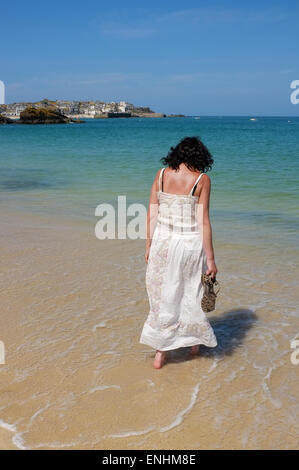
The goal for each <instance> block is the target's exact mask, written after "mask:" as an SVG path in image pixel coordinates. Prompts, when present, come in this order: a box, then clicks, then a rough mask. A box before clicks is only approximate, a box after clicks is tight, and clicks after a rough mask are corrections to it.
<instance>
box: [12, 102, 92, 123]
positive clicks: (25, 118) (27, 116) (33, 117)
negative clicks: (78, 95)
mask: <svg viewBox="0 0 299 470" xmlns="http://www.w3.org/2000/svg"><path fill="white" fill-rule="evenodd" d="M69 122H84V121H80V120H75V119H71V118H68V117H67V116H65V115H64V114H62V113H61V112H60V111H59V110H57V109H56V108H54V107H53V108H51V107H47V108H34V107H33V106H28V107H27V108H26V109H24V111H22V112H21V113H20V120H19V123H20V124H65V123H69Z"/></svg>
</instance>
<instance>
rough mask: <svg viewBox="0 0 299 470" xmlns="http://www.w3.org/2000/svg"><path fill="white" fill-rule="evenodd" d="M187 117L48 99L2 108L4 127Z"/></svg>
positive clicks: (132, 107)
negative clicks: (112, 119) (98, 120)
mask: <svg viewBox="0 0 299 470" xmlns="http://www.w3.org/2000/svg"><path fill="white" fill-rule="evenodd" d="M134 117H145V118H165V117H184V115H183V114H169V115H167V114H164V113H156V112H155V111H153V110H151V109H150V108H149V107H143V106H135V105H133V104H131V103H127V102H126V101H120V102H118V103H117V102H114V101H111V102H109V103H106V102H104V101H66V100H56V101H52V100H48V99H47V98H45V99H43V100H41V101H37V102H33V103H29V102H20V103H11V104H2V105H0V124H12V123H20V124H60V123H68V122H84V121H83V120H84V119H111V118H134Z"/></svg>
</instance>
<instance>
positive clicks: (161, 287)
mask: <svg viewBox="0 0 299 470" xmlns="http://www.w3.org/2000/svg"><path fill="white" fill-rule="evenodd" d="M164 170H165V168H162V170H161V172H160V176H159V191H158V192H157V195H158V202H159V205H158V216H157V222H156V227H155V230H154V234H153V238H152V244H151V248H150V253H149V259H148V264H147V267H146V276H145V278H146V289H147V294H148V298H149V304H150V311H149V314H148V317H147V319H146V321H145V323H144V326H143V329H142V332H141V336H140V343H142V344H146V345H148V346H151V347H152V348H154V349H158V350H160V351H167V350H170V349H176V348H181V347H187V346H194V345H197V344H204V345H205V346H209V347H215V346H217V339H216V336H215V334H214V331H213V329H212V327H211V325H210V322H209V321H208V319H207V317H206V315H205V313H204V311H203V310H202V308H201V298H202V295H203V285H202V281H201V275H202V273H203V272H205V271H206V269H207V265H206V255H205V253H204V249H203V243H202V227H200V217H199V216H198V215H199V214H200V209H199V208H200V206H201V204H198V197H197V196H193V190H194V188H195V187H196V185H197V183H198V181H199V180H200V178H201V176H202V174H203V173H201V174H200V175H199V177H198V178H197V180H196V181H195V183H194V185H193V187H192V189H191V191H190V193H189V194H188V195H181V194H172V193H166V192H163V191H162V190H161V177H162V175H163V172H164ZM198 211H199V212H198Z"/></svg>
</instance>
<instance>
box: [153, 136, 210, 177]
mask: <svg viewBox="0 0 299 470" xmlns="http://www.w3.org/2000/svg"><path fill="white" fill-rule="evenodd" d="M161 162H162V163H163V165H167V166H169V167H170V168H172V169H173V170H178V169H179V166H180V164H181V163H185V165H186V166H187V167H188V168H189V170H191V171H194V170H198V171H202V172H203V173H204V172H206V171H209V170H211V169H212V165H213V163H214V160H213V157H212V155H211V154H210V152H209V150H208V149H207V147H206V146H205V145H204V144H203V143H202V141H201V140H200V138H199V137H184V138H183V139H181V141H180V142H179V143H178V144H177V145H176V146H175V147H170V150H169V152H168V154H167V156H166V157H162V158H161Z"/></svg>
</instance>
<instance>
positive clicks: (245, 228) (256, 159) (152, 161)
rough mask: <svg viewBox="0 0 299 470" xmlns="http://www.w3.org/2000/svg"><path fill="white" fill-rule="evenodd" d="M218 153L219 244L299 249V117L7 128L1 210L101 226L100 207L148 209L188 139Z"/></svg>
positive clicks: (0, 141)
mask: <svg viewBox="0 0 299 470" xmlns="http://www.w3.org/2000/svg"><path fill="white" fill-rule="evenodd" d="M188 135H189V136H190V135H198V136H200V137H201V138H202V139H203V141H204V142H205V143H206V145H207V146H208V147H209V149H210V151H211V153H212V154H213V156H214V161H215V163H214V166H213V169H212V171H211V172H209V175H210V177H211V180H212V195H211V209H210V211H211V219H212V223H213V228H214V237H215V236H216V238H217V239H219V240H220V239H221V240H222V241H226V242H230V241H236V240H239V241H240V239H241V240H243V241H244V242H246V243H272V244H273V243H274V244H278V245H280V244H287V245H292V246H293V245H296V244H297V242H298V240H297V233H298V228H299V204H298V172H299V118H294V117H290V118H287V117H283V118H278V117H273V118H269V117H265V118H262V117H259V118H257V120H256V121H251V120H250V119H249V117H201V118H200V119H198V118H195V117H186V118H164V119H163V118H162V119H146V118H136V119H111V120H88V121H86V122H85V123H84V124H67V125H46V126H21V125H20V126H19V125H15V126H14V125H13V126H1V127H0V197H1V206H0V207H2V209H4V208H5V209H6V210H11V211H13V210H15V209H16V210H21V211H23V212H24V213H43V214H49V215H50V214H54V215H57V216H63V217H64V218H67V216H69V217H70V218H72V217H79V218H82V219H86V218H87V220H90V221H92V223H94V219H95V216H94V210H95V208H96V206H97V205H98V204H100V203H102V202H112V203H113V204H115V203H116V200H117V195H126V196H127V203H128V204H129V203H131V202H142V203H147V198H148V195H149V190H150V187H151V184H152V180H153V177H154V175H155V173H156V171H157V169H158V168H161V167H162V164H161V162H160V161H159V160H160V158H161V157H163V156H164V155H166V154H167V152H168V150H169V148H170V146H171V145H175V144H176V143H177V142H178V141H179V140H180V139H181V138H182V137H184V136H188Z"/></svg>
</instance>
